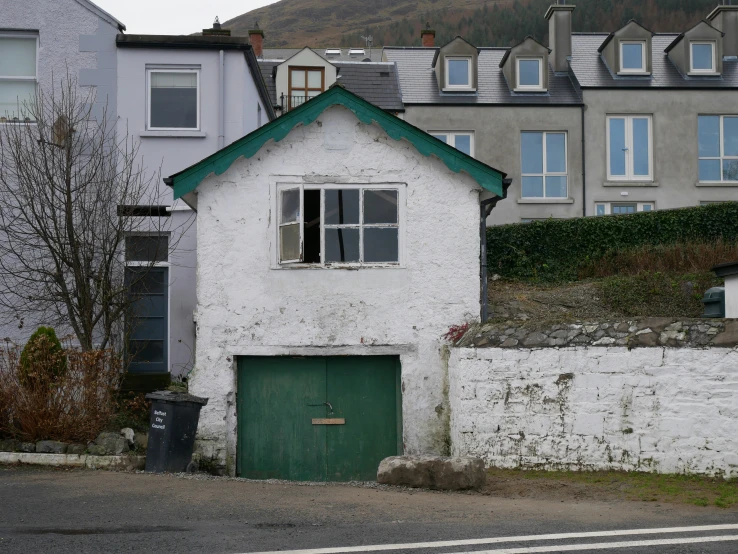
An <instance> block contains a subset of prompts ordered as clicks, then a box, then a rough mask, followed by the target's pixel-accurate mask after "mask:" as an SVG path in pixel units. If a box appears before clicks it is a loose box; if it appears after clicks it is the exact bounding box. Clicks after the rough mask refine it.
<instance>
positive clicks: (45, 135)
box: [0, 76, 176, 350]
mask: <svg viewBox="0 0 738 554" xmlns="http://www.w3.org/2000/svg"><path fill="white" fill-rule="evenodd" d="M54 85H55V86H54V87H53V90H49V91H45V92H44V91H41V90H40V91H39V92H38V93H37V95H36V97H35V98H34V99H33V100H32V101H29V102H27V103H24V104H23V105H21V106H19V113H20V114H21V118H20V120H18V119H11V120H6V123H5V124H4V125H0V309H2V310H3V315H4V316H5V320H6V322H7V321H8V320H9V319H12V320H14V321H16V322H20V324H21V325H22V324H23V322H24V321H26V322H28V323H30V322H33V323H43V324H46V325H53V326H56V327H59V328H61V329H67V330H69V329H70V328H71V331H72V332H73V333H74V335H76V338H77V340H78V341H79V344H80V346H81V347H82V348H83V349H85V350H89V349H92V348H110V347H113V348H116V347H118V346H120V343H119V341H120V339H121V338H122V337H123V333H124V331H123V323H124V320H125V315H126V313H127V312H128V310H129V309H130V307H131V305H132V302H133V301H135V298H134V297H133V296H132V295H131V294H130V292H129V291H130V285H131V283H130V282H126V281H127V280H128V281H130V272H129V276H128V279H127V278H126V271H125V268H126V261H125V257H124V255H123V249H124V242H125V240H126V237H127V236H129V235H131V234H134V235H135V234H136V233H142V232H145V233H147V234H153V235H158V234H168V233H169V232H171V230H170V229H167V228H165V227H166V225H167V223H166V221H167V218H159V217H146V215H147V214H146V210H147V207H153V206H158V205H160V204H161V203H162V201H163V198H162V193H161V192H160V190H159V175H158V171H157V172H155V174H152V173H151V172H150V171H146V170H145V168H144V166H143V163H142V160H141V159H140V158H139V156H138V147H139V145H138V143H137V142H136V141H134V140H133V139H131V138H129V136H128V134H127V133H125V134H123V136H121V133H120V130H119V129H116V123H117V122H116V121H115V118H111V117H109V114H108V113H107V109H104V110H103V113H102V114H94V113H93V106H94V100H95V98H94V94H95V92H94V90H92V89H87V91H89V92H86V91H84V90H82V89H80V88H79V87H78V86H77V83H76V81H75V79H73V78H70V77H69V76H67V78H66V79H64V80H62V81H60V82H59V83H54ZM0 115H3V114H0ZM94 115H97V117H94ZM175 242H176V241H170V243H169V246H168V247H167V248H170V249H171V248H174V247H175ZM157 244H159V243H157ZM150 263H151V265H153V261H152V262H150ZM146 266H147V264H146V263H143V264H141V263H139V264H138V267H137V272H136V273H135V278H136V279H137V280H142V281H143V280H145V270H146Z"/></svg>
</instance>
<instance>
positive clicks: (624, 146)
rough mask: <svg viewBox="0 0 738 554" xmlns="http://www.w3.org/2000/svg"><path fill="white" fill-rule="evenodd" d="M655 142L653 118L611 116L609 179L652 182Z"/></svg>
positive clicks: (608, 147)
mask: <svg viewBox="0 0 738 554" xmlns="http://www.w3.org/2000/svg"><path fill="white" fill-rule="evenodd" d="M651 143H652V140H651V116H649V115H611V116H608V117H607V178H608V179H609V180H613V181H651V180H652V178H653V174H652V172H651V166H652V162H651V160H652V159H653V146H652V144H651Z"/></svg>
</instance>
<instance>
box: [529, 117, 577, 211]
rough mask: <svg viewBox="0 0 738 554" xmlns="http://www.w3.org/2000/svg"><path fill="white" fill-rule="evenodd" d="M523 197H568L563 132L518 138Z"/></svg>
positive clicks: (542, 133)
mask: <svg viewBox="0 0 738 554" xmlns="http://www.w3.org/2000/svg"><path fill="white" fill-rule="evenodd" d="M520 154H521V169H522V197H523V198H567V196H568V183H567V180H568V174H567V163H566V133H561V132H558V133H552V132H528V131H526V132H523V133H521V135H520Z"/></svg>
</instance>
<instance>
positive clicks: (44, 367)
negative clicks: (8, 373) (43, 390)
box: [18, 327, 67, 388]
mask: <svg viewBox="0 0 738 554" xmlns="http://www.w3.org/2000/svg"><path fill="white" fill-rule="evenodd" d="M19 362H20V363H19V365H18V377H19V380H20V382H21V384H23V385H24V386H25V387H26V388H33V387H37V386H40V385H41V384H42V383H43V384H46V385H53V384H54V382H55V381H57V380H58V379H60V378H61V377H63V376H64V374H65V373H66V372H67V358H66V355H65V353H64V349H63V348H62V345H61V342H59V339H58V338H57V337H56V333H55V332H54V329H52V328H51V327H39V328H38V329H37V330H36V331H35V332H34V333H33V334H32V335H31V338H29V339H28V342H27V343H26V346H25V347H23V351H22V352H21V355H20V360H19Z"/></svg>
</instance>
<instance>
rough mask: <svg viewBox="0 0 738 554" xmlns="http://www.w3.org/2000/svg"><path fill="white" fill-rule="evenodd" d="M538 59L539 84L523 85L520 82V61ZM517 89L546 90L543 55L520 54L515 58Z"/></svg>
mask: <svg viewBox="0 0 738 554" xmlns="http://www.w3.org/2000/svg"><path fill="white" fill-rule="evenodd" d="M523 61H537V62H538V84H537V85H521V84H520V62H523ZM515 90H519V91H542V90H546V89H545V88H544V86H543V57H542V56H518V57H517V58H515Z"/></svg>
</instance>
